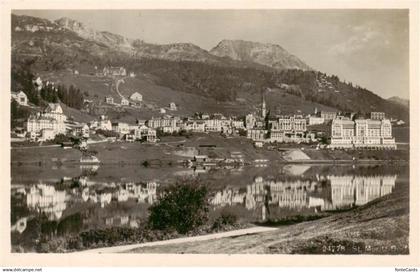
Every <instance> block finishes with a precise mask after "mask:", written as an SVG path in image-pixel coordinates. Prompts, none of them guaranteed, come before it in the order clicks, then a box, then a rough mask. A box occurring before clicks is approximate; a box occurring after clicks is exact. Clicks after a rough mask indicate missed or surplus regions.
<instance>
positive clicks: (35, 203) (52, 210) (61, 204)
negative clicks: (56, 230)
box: [26, 184, 66, 220]
mask: <svg viewBox="0 0 420 272" xmlns="http://www.w3.org/2000/svg"><path fill="white" fill-rule="evenodd" d="M65 201H66V192H65V191H57V190H56V189H55V188H54V186H51V185H46V184H38V185H34V186H32V187H31V188H30V189H29V192H28V193H27V194H26V205H27V206H28V208H30V209H37V210H39V211H40V212H42V213H45V214H46V215H47V217H48V218H49V219H50V220H57V219H60V218H61V216H62V215H63V211H64V210H65V209H66V202H65Z"/></svg>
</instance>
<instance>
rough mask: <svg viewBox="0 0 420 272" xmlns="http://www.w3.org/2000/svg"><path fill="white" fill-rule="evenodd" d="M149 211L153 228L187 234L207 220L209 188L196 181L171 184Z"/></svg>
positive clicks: (150, 223)
mask: <svg viewBox="0 0 420 272" xmlns="http://www.w3.org/2000/svg"><path fill="white" fill-rule="evenodd" d="M149 211H150V215H149V226H150V227H151V228H152V229H159V230H166V231H172V230H176V231H177V232H178V233H181V234H185V233H187V232H188V231H190V230H193V229H195V228H197V227H198V226H200V225H202V224H204V223H205V222H206V221H207V218H208V217H207V215H208V202H207V188H206V187H205V186H203V185H199V184H198V183H196V182H182V183H179V182H178V183H176V184H173V185H170V186H169V187H168V188H167V189H166V190H165V191H164V193H163V194H162V197H161V198H160V199H159V201H158V202H157V203H155V204H154V205H153V206H151V207H150V208H149Z"/></svg>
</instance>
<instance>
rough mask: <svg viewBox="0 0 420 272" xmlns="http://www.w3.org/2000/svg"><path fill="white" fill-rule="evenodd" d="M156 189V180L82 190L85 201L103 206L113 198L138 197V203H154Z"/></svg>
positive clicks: (126, 198)
mask: <svg viewBox="0 0 420 272" xmlns="http://www.w3.org/2000/svg"><path fill="white" fill-rule="evenodd" d="M156 189H157V183H156V182H147V183H146V184H136V183H132V182H130V183H124V184H121V185H119V186H108V187H105V188H101V189H97V190H94V189H91V188H89V187H85V188H84V189H83V190H82V192H81V197H82V199H83V201H85V202H87V201H91V202H93V203H99V204H100V205H101V207H102V208H103V207H105V206H106V205H108V204H110V203H111V202H112V201H113V200H114V201H116V202H126V201H128V200H129V199H136V200H137V202H138V203H148V204H153V203H154V202H155V201H156V199H157V193H156Z"/></svg>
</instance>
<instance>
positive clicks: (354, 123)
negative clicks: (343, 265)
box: [2, 7, 418, 258]
mask: <svg viewBox="0 0 420 272" xmlns="http://www.w3.org/2000/svg"><path fill="white" fill-rule="evenodd" d="M9 20H10V25H9V26H10V30H9V31H10V46H11V49H10V53H11V54H10V71H8V72H7V74H8V75H10V88H9V89H7V92H9V93H10V94H8V96H7V99H8V100H7V103H8V104H10V112H9V113H8V114H10V129H9V132H8V135H10V147H9V150H10V163H9V165H8V166H7V167H9V168H10V180H9V181H7V182H8V183H10V187H8V188H9V190H8V192H7V195H8V196H9V197H10V200H9V202H10V213H9V214H3V217H4V218H3V221H4V222H5V226H8V225H9V224H10V228H9V229H8V233H9V235H10V245H2V246H6V247H8V248H10V253H13V255H19V254H25V253H33V254H39V255H41V253H44V254H42V256H45V254H55V253H60V254H61V255H66V256H67V255H68V256H74V257H76V256H91V255H87V254H103V253H107V254H108V253H120V254H119V255H117V256H124V255H125V254H124V253H129V254H133V253H136V254H138V256H141V255H144V254H161V256H164V255H163V254H179V255H181V254H212V255H213V254H229V255H235V254H257V255H270V256H273V255H282V256H283V257H285V256H284V255H286V258H287V256H289V255H290V256H291V255H313V256H315V255H341V256H342V255H346V256H347V255H366V256H372V255H381V256H383V255H387V256H408V255H409V254H410V253H413V251H412V250H413V248H412V245H413V244H412V243H411V242H410V239H411V238H412V233H413V232H412V231H413V229H412V228H410V220H413V219H412V218H411V216H410V211H411V207H410V201H411V200H412V199H410V192H411V191H412V190H413V189H414V188H416V189H417V190H418V182H417V181H416V180H413V179H412V177H411V175H410V170H415V169H410V155H413V154H410V153H411V151H410V149H411V147H412V146H411V143H410V129H411V127H412V123H411V122H410V120H413V119H412V118H413V116H411V114H410V107H412V106H413V103H414V102H413V101H410V86H411V88H412V85H410V69H411V68H410V67H412V66H410V38H413V37H410V10H409V9H401V8H382V9H381V8H374V9H372V8H370V9H367V8H366V9H363V8H361V9H356V8H354V9H348V8H339V9H337V8H335V9H323V8H320V9H305V8H303V9H302V8H301V9H263V8H261V9H213V10H212V9H141V8H138V9H111V8H110V9H102V8H99V7H98V9H67V8H62V9H56V8H52V9H48V8H45V9H44V8H41V9H40V8H36V9H12V10H11V12H10V18H9ZM417 76H418V75H417ZM3 92H4V93H6V89H4V90H3ZM4 95H5V94H4ZM5 97H6V96H5ZM5 100H6V98H5ZM410 117H411V119H410ZM4 156H6V155H4ZM412 166H413V165H412ZM411 168H412V167H411ZM414 168H415V167H414ZM4 182H5V181H4ZM415 183H417V185H415ZM413 186H416V187H413ZM417 193H418V192H417ZM417 204H418V203H417V202H416V204H415V205H417ZM415 247H416V248H417V249H418V244H416V245H415ZM85 254H86V255H85ZM22 256H25V255H22ZM92 256H93V255H92ZM130 256H131V255H130ZM250 256H251V255H250ZM252 256H254V255H252ZM367 258H368V257H367Z"/></svg>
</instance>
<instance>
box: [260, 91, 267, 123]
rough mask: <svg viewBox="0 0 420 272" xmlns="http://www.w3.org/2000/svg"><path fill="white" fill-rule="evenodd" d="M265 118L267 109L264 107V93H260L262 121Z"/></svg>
mask: <svg viewBox="0 0 420 272" xmlns="http://www.w3.org/2000/svg"><path fill="white" fill-rule="evenodd" d="M266 116H267V108H266V105H265V96H264V91H262V103H261V117H262V118H263V119H265V117H266Z"/></svg>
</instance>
